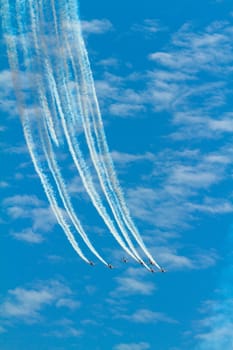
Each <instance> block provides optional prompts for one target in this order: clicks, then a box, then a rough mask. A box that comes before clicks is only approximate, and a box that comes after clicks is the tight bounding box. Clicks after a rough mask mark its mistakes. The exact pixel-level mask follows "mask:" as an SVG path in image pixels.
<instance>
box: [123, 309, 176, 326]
mask: <svg viewBox="0 0 233 350" xmlns="http://www.w3.org/2000/svg"><path fill="white" fill-rule="evenodd" d="M119 317H120V318H124V319H126V320H128V321H130V322H135V323H157V322H166V323H177V322H176V321H175V320H173V319H172V318H170V317H168V316H166V315H165V314H164V313H161V312H154V311H151V310H148V309H139V310H137V311H135V312H134V313H133V314H131V315H121V316H119Z"/></svg>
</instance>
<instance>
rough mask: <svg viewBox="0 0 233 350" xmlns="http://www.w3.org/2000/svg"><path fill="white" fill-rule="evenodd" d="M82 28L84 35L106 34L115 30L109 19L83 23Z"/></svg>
mask: <svg viewBox="0 0 233 350" xmlns="http://www.w3.org/2000/svg"><path fill="white" fill-rule="evenodd" d="M81 27H82V30H83V33H84V34H104V33H106V32H108V31H110V30H112V29H113V25H112V23H111V22H110V21H109V20H108V19H93V20H90V21H81Z"/></svg>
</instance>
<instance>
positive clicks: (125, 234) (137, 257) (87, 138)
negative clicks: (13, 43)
mask: <svg viewBox="0 0 233 350" xmlns="http://www.w3.org/2000/svg"><path fill="white" fill-rule="evenodd" d="M63 21H64V20H63ZM63 41H65V42H66V44H67V39H66V38H65V37H64V39H63ZM66 48H67V49H68V52H69V58H70V59H71V60H72V61H73V58H72V52H71V50H70V47H69V46H68V45H67V46H66ZM72 68H73V71H74V75H75V79H76V81H77V80H78V75H77V72H76V68H75V65H74V64H72ZM76 88H77V86H76ZM79 95H80V94H79V91H77V96H79ZM83 113H85V111H84V112H81V117H82V122H83V127H84V130H85V133H86V140H87V143H88V145H89V150H90V152H91V157H92V160H93V162H95V164H96V167H97V169H100V168H101V166H100V165H99V166H98V163H99V160H98V157H97V156H96V153H93V151H92V150H93V147H91V146H90V144H92V145H93V140H92V135H91V132H90V126H89V125H88V128H87V127H86V120H85V119H84V118H83ZM69 134H70V135H72V136H73V137H72V139H73V140H75V135H74V132H73V130H72V128H71V129H70V132H69ZM75 142H76V141H73V143H75ZM100 181H101V182H102V189H103V190H104V192H105V195H106V196H107V198H108V201H109V204H110V206H111V209H112V211H113V214H114V217H115V219H116V221H117V223H118V225H119V226H120V228H121V230H122V232H123V235H124V238H125V239H126V242H127V243H128V244H129V247H130V248H131V251H132V252H133V254H134V258H136V260H137V261H140V262H142V264H143V265H144V266H145V267H147V266H146V264H145V263H144V262H143V260H142V259H141V257H140V256H139V254H138V252H137V251H136V249H135V248H134V246H133V244H132V242H131V241H130V239H129V237H128V236H127V232H126V231H125V230H124V227H123V225H122V223H121V222H120V219H119V216H117V215H116V212H115V210H114V206H113V204H112V202H111V199H110V193H106V186H104V185H103V183H104V180H103V179H102V177H100ZM131 256H132V254H131ZM147 268H148V267H147Z"/></svg>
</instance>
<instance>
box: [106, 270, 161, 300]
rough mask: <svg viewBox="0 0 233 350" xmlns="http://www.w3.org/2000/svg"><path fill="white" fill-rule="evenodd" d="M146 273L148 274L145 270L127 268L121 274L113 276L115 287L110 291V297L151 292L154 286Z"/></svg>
mask: <svg viewBox="0 0 233 350" xmlns="http://www.w3.org/2000/svg"><path fill="white" fill-rule="evenodd" d="M148 275H149V276H150V274H149V273H148V271H147V270H144V269H140V268H128V269H127V270H126V271H125V273H124V274H123V275H122V276H120V277H116V278H115V281H116V288H115V289H114V290H113V291H112V292H111V293H110V295H111V297H113V298H119V297H121V296H130V295H151V294H153V293H154V292H155V290H156V286H155V284H154V283H153V282H151V280H150V279H149V278H148Z"/></svg>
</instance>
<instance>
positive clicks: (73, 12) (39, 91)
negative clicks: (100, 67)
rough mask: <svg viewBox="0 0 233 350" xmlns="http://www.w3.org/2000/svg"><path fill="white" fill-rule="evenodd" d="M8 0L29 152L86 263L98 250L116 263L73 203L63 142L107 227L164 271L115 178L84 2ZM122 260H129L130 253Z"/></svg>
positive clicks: (6, 16) (7, 31)
mask: <svg viewBox="0 0 233 350" xmlns="http://www.w3.org/2000/svg"><path fill="white" fill-rule="evenodd" d="M1 3H2V24H3V35H4V38H5V42H6V46H7V54H8V60H9V64H10V69H11V72H12V77H13V83H14V88H15V94H16V99H17V106H18V110H19V116H20V119H21V124H22V127H23V132H24V137H25V140H26V143H27V147H28V151H29V154H30V156H31V159H32V162H33V164H34V168H35V170H36V172H37V174H38V176H39V178H40V181H41V184H42V187H43V189H44V192H45V194H46V196H47V199H48V202H49V204H50V207H51V208H52V210H53V212H54V214H55V217H56V219H57V222H58V224H59V225H60V227H61V228H62V230H63V231H64V233H65V235H66V237H67V239H68V241H69V242H70V244H71V246H72V247H73V249H74V250H75V252H76V253H77V254H78V255H79V257H80V258H81V259H82V260H83V261H85V262H86V263H87V264H89V265H91V266H94V262H92V260H90V258H89V257H88V255H89V253H92V254H93V255H94V256H95V258H96V259H97V260H99V261H101V262H102V263H103V264H104V265H105V266H107V267H108V268H109V269H112V268H113V266H112V264H110V263H108V262H107V261H106V259H105V258H104V257H103V256H102V254H101V253H100V252H99V251H97V249H96V247H95V246H94V244H93V243H92V241H91V238H90V236H89V234H88V233H87V232H86V229H84V225H83V224H82V223H81V221H80V218H79V216H78V215H77V211H76V210H75V208H74V206H73V203H72V193H71V192H70V190H69V186H68V184H67V183H68V181H69V180H68V179H67V176H66V171H65V170H66V169H64V167H61V166H60V163H59V161H60V156H61V153H62V152H63V150H64V145H65V147H66V149H67V150H68V153H69V156H70V158H71V159H72V165H73V167H74V169H76V170H75V171H76V172H77V175H79V177H80V180H81V182H82V185H83V187H84V189H85V191H86V194H87V195H88V197H89V199H90V202H91V203H92V205H93V207H94V208H95V210H96V211H97V213H98V214H99V216H100V218H101V219H102V222H103V223H104V225H105V227H106V232H110V234H111V235H112V236H113V237H114V239H115V240H116V241H117V242H118V244H119V245H120V247H121V248H122V250H123V251H124V252H125V253H126V254H127V256H128V257H131V258H132V259H134V260H135V262H137V263H140V265H142V266H143V267H145V268H146V269H147V270H148V271H150V272H154V270H153V269H152V268H151V267H150V265H153V266H155V268H156V269H157V270H158V271H160V272H165V270H163V269H162V268H161V267H160V266H159V264H158V263H157V262H156V260H155V259H154V258H153V256H152V255H151V253H150V251H149V250H148V248H147V247H146V245H145V243H144V241H143V239H142V237H141V235H140V233H139V231H138V229H137V227H136V225H135V223H134V221H133V219H132V218H131V215H130V213H129V209H128V207H127V204H126V202H125V199H124V196H123V193H122V189H121V187H120V184H119V181H118V179H117V176H116V172H115V169H114V166H113V161H112V158H111V155H110V152H109V147H108V143H107V140H106V136H105V131H104V126H103V120H102V116H101V113H100V108H99V104H98V100H97V96H96V91H95V84H94V79H93V74H92V70H91V66H90V62H89V58H88V53H87V50H86V46H85V43H84V39H83V35H82V29H81V22H80V18H79V15H78V13H79V8H78V3H77V0H66V1H62V0H56V1H55V0H28V1H21V0H1ZM27 87H28V88H27ZM83 140H84V141H83ZM82 142H84V146H85V147H83V148H84V149H85V152H84V149H83V148H82ZM89 162H91V164H92V166H93V172H91V171H90V167H89ZM95 179H97V182H98V183H96V180H95ZM76 236H78V239H77V237H76ZM80 242H81V243H82V244H84V246H85V248H88V249H87V251H84V250H83V248H81V245H80ZM104 242H106V240H104ZM141 252H142V253H141ZM141 254H143V257H142V256H141ZM147 260H149V263H147V262H146V261H147ZM123 262H124V263H127V259H125V258H124V259H123Z"/></svg>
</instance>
